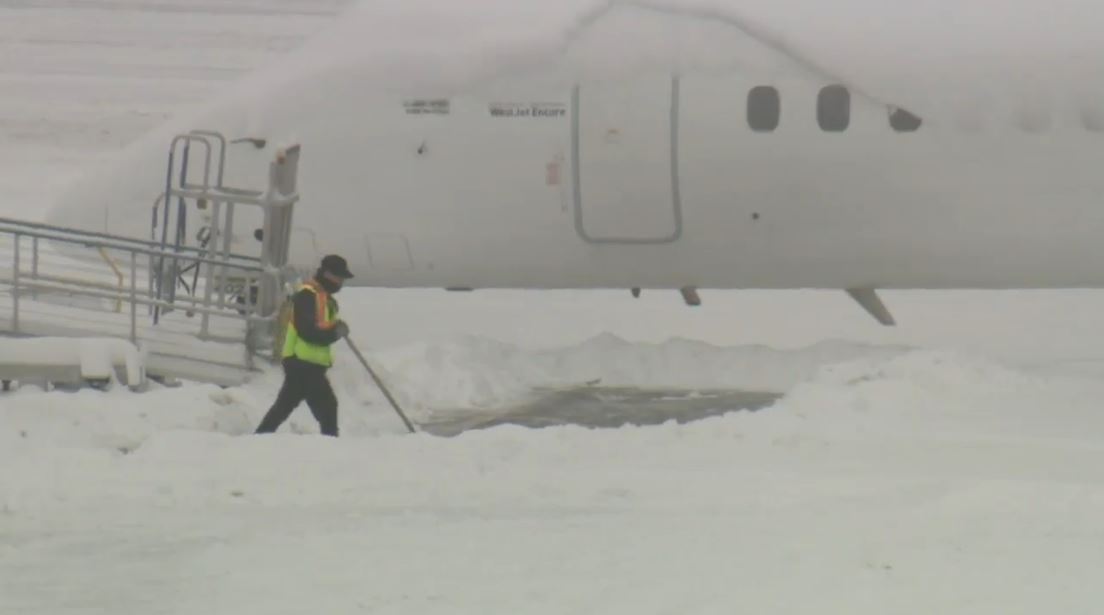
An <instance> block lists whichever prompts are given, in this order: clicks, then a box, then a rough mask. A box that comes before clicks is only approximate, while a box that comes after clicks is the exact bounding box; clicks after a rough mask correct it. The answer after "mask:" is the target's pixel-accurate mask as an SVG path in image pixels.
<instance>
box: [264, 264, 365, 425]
mask: <svg viewBox="0 0 1104 615" xmlns="http://www.w3.org/2000/svg"><path fill="white" fill-rule="evenodd" d="M351 277H353V274H352V273H350V272H349V266H348V264H347V263H346V262H345V259H344V258H342V257H340V256H337V255H336V254H331V255H329V256H327V257H325V258H323V259H322V263H321V266H319V268H318V270H317V271H316V272H315V274H314V277H313V278H312V279H311V280H309V281H308V282H306V283H305V284H303V286H302V287H300V289H299V291H298V292H296V293H295V296H294V297H293V299H292V302H293V303H292V315H291V319H290V320H289V322H288V325H287V335H286V336H285V337H284V349H283V352H282V353H281V356H282V364H283V367H284V384H283V386H282V387H280V393H279V394H278V395H277V396H276V402H275V403H274V404H272V408H270V409H269V410H268V413H267V414H265V417H264V419H262V420H261V424H260V425H259V426H257V432H256V433H259V434H260V433H273V432H275V431H276V430H277V429H279V427H280V425H281V424H282V423H283V422H284V421H286V420H287V418H288V417H289V416H291V413H292V412H293V411H294V410H295V408H297V407H298V406H299V403H300V402H302V401H303V400H306V402H307V406H308V407H309V408H310V411H311V414H313V415H314V418H315V420H317V421H318V425H319V427H320V428H321V431H322V434H323V435H326V436H333V437H337V396H335V395H334V392H333V387H331V386H330V381H329V379H328V378H326V370H328V369H329V368H330V367H331V366H332V365H333V349H332V345H333V344H334V343H335V342H337V341H338V340H340V339H341V338H343V337H345V336H347V335H349V326H348V325H347V324H345V321H343V320H339V319H338V317H337V301H336V300H334V298H333V295H334V294H336V293H337V292H338V291H340V290H341V287H342V285H343V284H344V283H345V280H347V279H349V278H351Z"/></svg>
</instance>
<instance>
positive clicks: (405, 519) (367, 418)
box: [0, 0, 1104, 615]
mask: <svg viewBox="0 0 1104 615" xmlns="http://www.w3.org/2000/svg"><path fill="white" fill-rule="evenodd" d="M343 4H344V3H343V2H341V1H339V0H221V1H219V2H204V1H203V0H171V1H170V0H150V1H149V2H134V1H122V0H84V1H76V0H26V1H22V2H21V1H15V2H3V1H0V85H2V90H0V92H2V94H0V194H2V195H3V201H2V202H0V215H11V216H20V217H30V218H35V217H38V216H39V215H40V214H41V211H42V208H43V207H45V205H46V204H47V203H49V202H50V200H51V199H52V198H54V196H55V195H56V194H58V192H59V191H60V189H61V187H62V186H63V184H64V181H65V180H66V179H68V178H71V177H74V176H75V175H77V174H78V173H80V172H82V171H83V170H85V169H86V168H87V166H88V165H90V164H95V162H96V161H97V160H98V159H99V158H100V157H101V156H104V155H106V154H109V153H110V152H113V151H117V150H118V149H119V148H120V147H121V146H122V145H124V144H125V143H127V142H129V141H130V140H132V139H134V138H135V137H137V136H138V135H139V134H141V133H142V132H143V131H145V130H147V129H149V128H151V127H152V126H154V125H156V124H157V123H158V122H160V121H162V120H163V119H164V118H166V117H168V116H170V115H172V114H173V113H174V112H176V111H178V110H180V109H183V108H185V107H187V106H188V105H191V104H195V103H196V102H198V101H200V100H202V99H203V98H204V97H206V96H209V95H212V94H213V93H214V92H216V91H217V90H218V89H219V87H221V86H222V85H224V84H226V83H228V82H229V81H230V80H232V79H234V78H236V77H238V76H241V75H242V74H244V73H245V72H246V71H248V70H249V69H251V68H253V67H255V66H258V65H260V64H261V63H263V62H266V61H270V60H273V59H275V58H278V57H279V54H280V53H281V52H282V51H284V50H287V49H289V48H291V47H293V46H294V45H296V44H298V42H299V41H301V40H302V39H303V38H304V37H305V36H308V35H309V34H311V33H313V32H316V31H318V29H319V28H321V27H323V26H325V25H326V23H327V22H328V21H329V20H330V19H332V15H333V13H334V11H335V10H336V9H337V8H338V7H339V6H341V5H343ZM338 298H339V300H341V302H342V311H343V313H344V314H345V315H346V316H347V317H348V318H349V319H350V321H351V322H352V324H353V330H354V337H355V339H356V340H357V342H358V343H359V345H360V347H361V348H362V349H365V350H366V351H368V352H367V354H368V355H369V358H370V359H371V360H372V361H373V362H374V363H375V365H376V366H377V367H379V368H380V371H381V373H382V374H383V375H384V377H385V379H386V380H387V382H388V383H389V384H390V385H391V386H392V387H393V389H394V391H395V393H396V395H397V397H398V398H399V399H400V401H401V402H402V403H403V404H404V406H405V407H406V408H407V409H408V411H409V412H410V414H411V415H412V416H413V417H414V418H416V419H417V420H430V419H432V417H433V416H435V415H439V414H440V413H443V412H449V411H459V410H470V409H494V408H502V407H506V406H509V405H511V404H513V403H517V402H518V401H520V400H522V399H524V398H525V397H526V396H527V395H528V394H529V392H530V391H531V389H532V388H533V387H540V386H560V387H572V386H577V385H579V384H580V383H584V382H587V381H592V380H594V379H598V378H601V379H602V383H603V385H611V386H620V385H624V386H636V387H644V388H656V389H713V388H740V389H747V390H762V391H775V392H779V393H785V396H784V397H783V398H782V399H781V400H780V401H779V402H778V403H776V404H775V405H773V406H772V407H770V408H767V409H765V410H762V411H760V412H756V413H747V412H744V413H731V414H727V415H725V416H720V417H716V418H711V419H707V420H704V421H700V422H695V423H691V424H687V425H676V424H674V423H671V424H666V425H661V426H654V427H625V428H621V429H616V430H612V429H609V430H587V429H583V428H579V427H571V426H566V427H556V428H550V429H543V430H528V429H523V428H520V427H511V426H505V427H497V428H494V429H490V430H485V431H474V432H468V433H465V434H463V435H460V436H458V437H454V438H440V437H434V436H430V435H427V434H418V435H415V436H409V435H404V434H403V428H402V425H401V423H399V421H398V419H397V418H396V417H395V416H394V414H393V413H392V412H391V410H390V409H389V407H388V406H387V404H386V402H385V401H384V400H383V398H382V397H381V396H380V395H379V393H378V392H377V391H376V390H375V388H374V387H373V386H372V384H371V382H370V381H369V380H368V379H367V378H366V377H365V375H364V374H363V372H362V371H361V368H360V367H359V366H358V365H357V364H356V363H355V360H354V358H353V357H352V355H351V353H349V352H348V351H347V350H345V349H344V348H342V349H341V350H340V351H339V357H338V358H339V365H338V367H337V368H335V370H334V372H333V375H332V379H333V381H334V383H335V385H336V387H337V388H338V390H339V394H340V397H341V427H342V431H343V435H344V436H345V437H343V438H341V439H339V440H336V441H334V440H329V439H322V438H318V437H314V436H311V435H307V434H313V433H315V432H316V431H317V428H316V426H315V425H314V423H313V420H312V419H311V418H310V416H309V413H307V412H306V409H305V408H303V409H300V410H299V412H298V413H297V414H296V415H295V417H294V418H293V420H292V421H291V425H290V427H286V428H285V430H284V431H283V433H281V434H279V435H275V436H266V437H252V436H248V435H247V434H248V433H249V432H250V431H251V430H252V429H253V427H255V425H256V423H257V421H258V420H259V419H260V416H261V415H262V414H263V412H264V411H265V409H266V408H267V406H268V404H269V403H271V400H272V398H273V397H274V396H275V392H276V388H277V387H278V386H279V374H278V373H275V372H272V373H268V374H266V375H264V376H263V377H261V378H259V379H257V381H255V382H253V383H250V384H249V385H247V386H244V387H240V388H234V389H227V390H222V389H219V388H217V387H212V386H206V385H196V384H186V385H184V386H182V387H180V388H175V389H166V388H159V387H154V389H153V390H152V391H150V392H148V393H144V394H132V393H128V392H126V391H125V389H122V388H119V389H115V390H112V391H109V392H106V393H105V392H96V391H81V392H77V393H67V392H50V393H44V392H42V391H39V390H37V389H35V388H34V387H25V388H23V389H21V390H19V391H16V392H13V393H10V394H0V613H4V614H5V615H6V614H7V613H12V614H47V613H49V614H56V613H101V612H103V613H143V614H146V613H150V614H153V613H181V614H184V613H196V612H203V613H218V614H223V613H225V614H228V615H229V614H239V613H259V614H260V613H264V614H271V613H301V612H315V611H317V612H322V613H501V612H517V613H578V612H592V613H602V614H607V613H732V612H744V611H748V612H764V613H848V614H862V613H878V614H882V613H924V614H928V613H1001V614H1005V613H1040V612H1059V613H1096V612H1099V606H1098V605H1099V603H1100V602H1101V598H1104V591H1102V590H1099V589H1097V586H1096V583H1095V581H1096V577H1098V576H1099V574H1098V570H1099V569H1100V568H1101V565H1102V564H1104V555H1101V553H1102V551H1101V545H1102V544H1104V530H1102V528H1104V524H1102V523H1101V521H1100V518H1101V516H1102V513H1104V437H1102V435H1104V413H1102V412H1101V402H1100V400H1101V399H1104V350H1102V349H1101V348H1100V342H1101V341H1102V340H1104V336H1102V335H1101V334H1100V330H1101V326H1102V324H1104V293H1101V292H1097V291H1076V292H971V293H966V292H961V293H945V292H941V293H923V292H894V293H886V294H885V299H886V301H887V303H888V304H889V307H890V308H891V310H893V312H894V314H895V316H896V317H897V319H898V321H899V322H900V323H901V325H900V327H898V328H896V329H884V328H881V327H879V326H878V325H876V324H875V323H874V322H873V320H872V319H870V318H869V316H867V315H866V314H865V313H863V312H862V311H861V310H860V309H859V308H858V307H857V306H855V305H854V304H853V303H851V302H850V300H849V299H848V298H847V297H846V296H845V295H843V294H842V293H822V292H786V293H737V292H726V293H716V292H703V300H704V305H703V306H702V307H700V308H695V309H691V308H687V307H685V306H683V305H681V304H680V302H679V297H678V295H677V293H668V294H660V293H645V294H644V296H643V297H641V298H640V299H638V300H637V299H633V298H632V297H631V296H629V293H628V292H627V291H624V292H549V293H529V292H504V291H503V292H499V291H496V292H476V293H472V294H447V293H445V292H443V291H434V290H429V291H390V292H380V291H354V290H349V291H345V292H342V293H341V294H340V295H339V296H338Z"/></svg>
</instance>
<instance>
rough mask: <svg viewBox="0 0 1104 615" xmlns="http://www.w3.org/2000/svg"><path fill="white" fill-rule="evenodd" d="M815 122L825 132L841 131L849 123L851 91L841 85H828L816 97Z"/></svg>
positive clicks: (845, 128)
mask: <svg viewBox="0 0 1104 615" xmlns="http://www.w3.org/2000/svg"><path fill="white" fill-rule="evenodd" d="M817 123H818V124H820V129H821V130H824V131H826V132H843V131H844V130H847V127H848V126H850V125H851V92H848V91H847V88H845V87H843V86H842V85H830V86H827V87H825V88H823V89H822V90H821V91H820V95H819V96H818V97H817Z"/></svg>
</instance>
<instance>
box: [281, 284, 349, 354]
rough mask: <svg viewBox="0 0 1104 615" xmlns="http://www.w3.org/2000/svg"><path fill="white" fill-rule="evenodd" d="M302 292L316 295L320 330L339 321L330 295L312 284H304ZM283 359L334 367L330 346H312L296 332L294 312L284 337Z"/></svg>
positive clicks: (301, 288)
mask: <svg viewBox="0 0 1104 615" xmlns="http://www.w3.org/2000/svg"><path fill="white" fill-rule="evenodd" d="M300 290H308V291H310V292H312V293H314V297H315V311H314V313H315V318H317V322H318V327H319V328H320V329H329V328H330V327H332V326H333V323H334V322H336V321H337V311H336V310H331V309H330V294H329V293H327V292H326V291H325V290H323V289H321V288H318V287H317V286H316V285H314V284H311V283H307V284H304V285H303V286H302V287H300ZM283 357H284V358H285V359H286V358H288V357H295V358H297V359H299V360H300V361H306V362H307V363H314V364H315V365H322V366H325V367H330V366H331V365H333V352H332V351H331V350H330V347H329V346H324V345H322V344H312V343H310V342H308V341H307V340H305V339H303V338H301V337H299V332H298V331H296V330H295V314H294V312H293V313H292V316H291V320H289V321H288V327H287V336H285V337H284V352H283Z"/></svg>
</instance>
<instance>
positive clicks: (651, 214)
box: [572, 75, 682, 244]
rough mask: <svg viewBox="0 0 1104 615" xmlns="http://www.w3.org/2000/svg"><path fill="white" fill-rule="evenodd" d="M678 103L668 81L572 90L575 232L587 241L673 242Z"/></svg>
mask: <svg viewBox="0 0 1104 615" xmlns="http://www.w3.org/2000/svg"><path fill="white" fill-rule="evenodd" d="M678 101H679V84H678V78H677V77H676V78H672V77H671V76H670V75H662V76H648V77H641V78H637V79H633V80H631V81H611V82H604V83H600V84H599V83H595V84H587V85H580V86H578V87H576V88H575V91H574V94H573V96H572V118H573V120H572V131H573V135H572V140H573V158H574V160H573V165H572V166H573V168H574V175H575V177H574V179H575V228H576V231H577V232H578V234H579V236H580V237H582V238H583V239H584V240H585V241H588V242H591V243H626V244H636V243H667V242H672V241H675V240H677V239H678V238H679V235H680V234H681V232H682V213H681V205H680V202H679V193H678V159H677V152H678Z"/></svg>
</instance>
